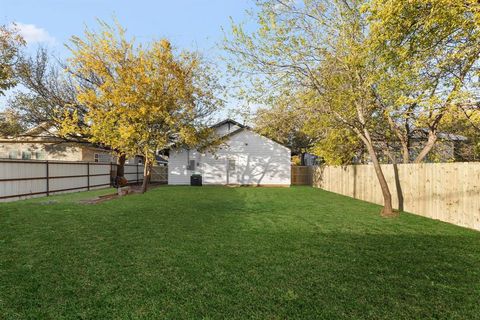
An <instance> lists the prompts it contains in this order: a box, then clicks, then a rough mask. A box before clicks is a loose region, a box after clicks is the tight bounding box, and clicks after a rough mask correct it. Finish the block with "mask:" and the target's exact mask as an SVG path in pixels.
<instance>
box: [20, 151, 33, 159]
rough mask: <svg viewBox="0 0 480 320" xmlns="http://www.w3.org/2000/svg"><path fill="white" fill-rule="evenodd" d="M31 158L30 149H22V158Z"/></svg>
mask: <svg viewBox="0 0 480 320" xmlns="http://www.w3.org/2000/svg"><path fill="white" fill-rule="evenodd" d="M30 159H32V153H31V152H30V151H22V160H30Z"/></svg>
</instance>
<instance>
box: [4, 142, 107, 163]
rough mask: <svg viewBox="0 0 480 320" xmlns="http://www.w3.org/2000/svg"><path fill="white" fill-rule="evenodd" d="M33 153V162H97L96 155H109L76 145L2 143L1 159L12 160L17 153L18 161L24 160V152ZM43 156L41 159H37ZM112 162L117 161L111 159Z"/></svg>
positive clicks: (102, 151) (98, 150)
mask: <svg viewBox="0 0 480 320" xmlns="http://www.w3.org/2000/svg"><path fill="white" fill-rule="evenodd" d="M25 151H28V152H30V153H31V155H32V157H31V159H32V160H58V161H91V162H93V161H94V160H95V156H94V155H95V153H99V154H104V155H109V156H110V153H109V152H108V151H105V150H102V149H96V148H89V147H84V146H79V145H76V144H74V143H43V142H34V141H32V142H0V158H6V159H8V158H10V155H11V154H12V152H13V153H16V155H17V156H16V159H22V152H25ZM37 153H39V154H41V155H42V157H41V159H38V158H37V157H36V155H37ZM111 160H112V161H114V160H115V159H114V158H113V157H111Z"/></svg>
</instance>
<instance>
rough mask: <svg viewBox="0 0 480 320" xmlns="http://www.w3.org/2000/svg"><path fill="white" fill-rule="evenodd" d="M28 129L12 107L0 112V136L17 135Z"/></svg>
mask: <svg viewBox="0 0 480 320" xmlns="http://www.w3.org/2000/svg"><path fill="white" fill-rule="evenodd" d="M25 129H26V127H25V124H24V123H23V121H22V118H21V117H20V115H19V114H18V112H15V111H14V110H12V109H6V110H5V111H4V112H0V137H11V136H17V135H19V134H20V133H22V132H24V131H25Z"/></svg>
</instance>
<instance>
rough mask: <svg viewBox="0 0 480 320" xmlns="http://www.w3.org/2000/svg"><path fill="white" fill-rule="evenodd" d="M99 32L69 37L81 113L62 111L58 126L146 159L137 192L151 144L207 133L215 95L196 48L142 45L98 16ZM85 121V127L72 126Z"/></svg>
mask: <svg viewBox="0 0 480 320" xmlns="http://www.w3.org/2000/svg"><path fill="white" fill-rule="evenodd" d="M100 27H101V29H100V30H99V31H98V32H93V31H90V30H88V29H87V30H85V34H84V36H83V37H72V39H71V45H70V50H71V52H72V58H71V59H70V60H69V64H68V68H69V72H70V73H71V74H73V75H75V77H77V78H78V79H80V81H81V84H82V85H79V86H78V87H77V90H78V96H77V99H78V101H79V102H80V104H81V105H82V106H84V107H85V108H86V112H85V115H84V117H83V119H82V118H81V117H80V116H79V114H78V113H76V112H74V113H69V114H68V115H69V116H68V117H66V120H65V121H64V123H63V129H64V132H66V133H68V132H82V133H83V134H85V135H87V136H89V140H90V141H92V142H95V143H105V144H107V145H109V146H111V147H112V148H114V149H115V150H120V151H121V152H123V153H125V154H127V155H132V156H133V155H137V154H140V155H143V156H144V159H145V168H144V183H143V188H142V189H143V191H146V189H147V184H148V177H149V175H150V168H151V166H152V164H153V161H154V159H155V153H156V151H157V150H163V149H166V148H168V147H171V146H172V144H180V145H185V146H195V145H198V144H200V143H201V142H203V141H205V140H206V139H208V138H209V136H210V134H211V130H210V129H208V127H207V126H206V122H207V120H209V119H210V117H211V116H212V113H213V112H214V111H215V110H216V109H217V108H218V107H219V105H220V103H221V101H219V100H218V99H217V98H216V95H215V92H216V90H217V89H218V88H219V87H218V84H217V81H216V78H215V77H214V76H213V74H212V73H211V70H210V69H209V66H208V65H206V64H204V63H203V62H202V60H201V58H200V57H199V55H198V54H195V53H189V52H183V53H180V54H176V52H175V50H174V49H173V48H172V46H171V44H170V43H169V42H168V41H167V40H160V41H156V42H153V43H151V44H150V45H149V46H143V45H140V44H136V43H135V41H134V39H127V37H126V34H125V30H124V29H123V28H122V27H121V26H120V25H119V24H116V27H111V26H109V25H108V24H106V23H103V22H100ZM81 121H84V122H86V123H88V124H89V125H88V126H81V125H80V126H79V124H81V123H82V122H81Z"/></svg>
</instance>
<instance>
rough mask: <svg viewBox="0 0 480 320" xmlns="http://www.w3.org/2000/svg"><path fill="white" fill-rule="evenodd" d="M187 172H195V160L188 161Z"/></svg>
mask: <svg viewBox="0 0 480 320" xmlns="http://www.w3.org/2000/svg"><path fill="white" fill-rule="evenodd" d="M187 170H192V171H193V170H195V160H189V161H188V166H187Z"/></svg>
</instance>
